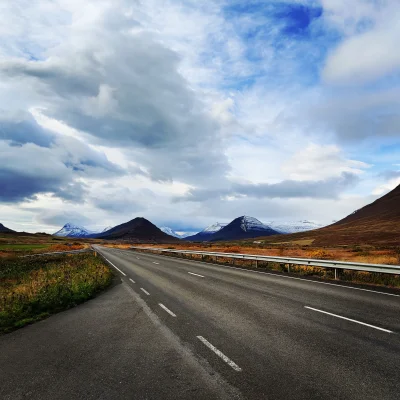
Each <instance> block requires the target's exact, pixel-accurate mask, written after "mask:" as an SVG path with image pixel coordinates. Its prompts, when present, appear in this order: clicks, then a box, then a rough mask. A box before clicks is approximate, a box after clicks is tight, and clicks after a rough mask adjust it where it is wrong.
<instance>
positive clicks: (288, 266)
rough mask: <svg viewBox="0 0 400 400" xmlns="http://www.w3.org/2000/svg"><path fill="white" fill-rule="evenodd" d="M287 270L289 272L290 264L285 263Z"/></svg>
mask: <svg viewBox="0 0 400 400" xmlns="http://www.w3.org/2000/svg"><path fill="white" fill-rule="evenodd" d="M287 272H288V274H290V264H288V265H287Z"/></svg>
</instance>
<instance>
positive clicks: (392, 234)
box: [266, 185, 400, 246]
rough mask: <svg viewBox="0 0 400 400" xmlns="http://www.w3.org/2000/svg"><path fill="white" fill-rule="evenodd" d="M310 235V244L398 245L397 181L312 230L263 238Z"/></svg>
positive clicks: (399, 188)
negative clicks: (383, 192)
mask: <svg viewBox="0 0 400 400" xmlns="http://www.w3.org/2000/svg"><path fill="white" fill-rule="evenodd" d="M303 239H310V240H312V245H316V246H330V245H354V244H369V245H377V246H384V245H388V246H389V245H390V246H399V245H400V185H399V186H397V187H396V188H395V189H393V190H392V191H391V192H389V193H387V194H386V195H384V196H383V197H381V198H379V199H378V200H375V201H374V202H373V203H371V204H368V205H366V206H365V207H363V208H360V209H359V210H357V211H355V212H353V213H352V214H350V215H348V216H347V217H345V218H343V219H341V220H340V221H338V222H335V223H334V224H332V225H329V226H326V227H324V228H321V229H316V230H313V231H308V232H302V233H295V234H291V235H284V239H283V238H280V237H276V238H266V240H267V241H270V242H273V241H274V242H280V241H285V242H290V241H296V240H303Z"/></svg>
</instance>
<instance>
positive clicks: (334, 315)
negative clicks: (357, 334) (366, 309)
mask: <svg viewBox="0 0 400 400" xmlns="http://www.w3.org/2000/svg"><path fill="white" fill-rule="evenodd" d="M304 308H308V309H309V310H313V311H317V312H320V313H323V314H327V315H331V316H332V317H336V318H340V319H345V320H346V321H350V322H355V323H356V324H360V325H364V326H368V327H369V328H374V329H378V330H379V331H383V332H386V333H393V332H392V331H389V329H384V328H379V326H375V325H370V324H366V323H365V322H361V321H357V320H355V319H351V318H347V317H342V316H341V315H337V314H332V313H330V312H327V311H322V310H318V309H317V308H313V307H308V306H304Z"/></svg>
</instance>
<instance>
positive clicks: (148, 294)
mask: <svg viewBox="0 0 400 400" xmlns="http://www.w3.org/2000/svg"><path fill="white" fill-rule="evenodd" d="M140 290H141V291H142V292H143V293H146V294H147V296H150V293H149V292H148V291H147V290H146V289H143V288H142V287H141V288H140Z"/></svg>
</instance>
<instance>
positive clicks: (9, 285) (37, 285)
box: [0, 253, 112, 333]
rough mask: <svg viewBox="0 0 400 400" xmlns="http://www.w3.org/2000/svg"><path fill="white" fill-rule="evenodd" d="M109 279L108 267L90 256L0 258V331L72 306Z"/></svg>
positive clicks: (98, 259)
mask: <svg viewBox="0 0 400 400" xmlns="http://www.w3.org/2000/svg"><path fill="white" fill-rule="evenodd" d="M111 279H112V272H111V270H110V268H109V267H108V266H107V265H105V263H104V262H103V260H102V259H101V258H100V257H95V256H94V255H92V254H90V253H84V254H74V255H57V256H42V257H32V258H18V257H14V258H0V332H3V333H4V332H9V331H11V330H13V329H16V328H19V327H21V326H24V325H26V324H28V323H32V322H34V321H37V320H39V319H42V318H44V317H46V316H48V315H50V314H53V313H55V312H58V311H62V310H65V309H67V308H70V307H73V306H76V305H77V304H80V303H82V302H83V301H85V300H87V299H90V298H92V297H93V296H94V295H95V294H96V293H98V292H99V291H101V290H103V289H104V288H106V287H107V286H108V285H110V283H111Z"/></svg>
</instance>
